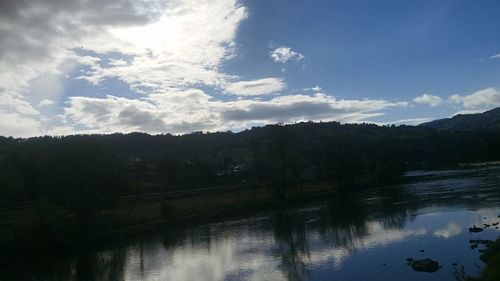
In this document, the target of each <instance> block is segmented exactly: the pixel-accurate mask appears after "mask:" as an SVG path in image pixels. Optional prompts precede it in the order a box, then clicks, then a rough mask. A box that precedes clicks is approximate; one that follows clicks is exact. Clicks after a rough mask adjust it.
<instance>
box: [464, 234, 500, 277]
mask: <svg viewBox="0 0 500 281" xmlns="http://www.w3.org/2000/svg"><path fill="white" fill-rule="evenodd" d="M481 260H482V261H484V262H485V263H486V266H485V267H484V269H483V272H482V273H481V276H480V277H479V278H469V279H468V281H496V280H500V238H499V239H497V240H496V241H495V242H494V243H492V244H490V245H489V246H488V249H487V251H486V252H485V253H484V254H482V255H481Z"/></svg>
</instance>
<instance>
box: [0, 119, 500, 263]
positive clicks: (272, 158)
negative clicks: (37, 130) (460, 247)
mask: <svg viewBox="0 0 500 281" xmlns="http://www.w3.org/2000/svg"><path fill="white" fill-rule="evenodd" d="M498 147H500V132H498V131H497V130H486V129H478V130H466V131H452V130H437V129H434V128H431V127H426V126H404V125H403V126H394V125H391V126H378V125H374V124H340V123H337V122H325V123H313V122H303V123H297V124H291V125H284V124H275V125H268V126H265V127H255V128H251V129H247V130H245V131H242V132H238V133H233V132H216V133H203V132H196V133H191V134H186V135H180V136H176V135H170V134H164V135H149V134H145V133H130V134H109V135H74V136H63V137H61V136H44V137H33V138H27V139H20V138H6V137H1V138H0V222H1V223H2V227H1V230H0V249H1V250H2V251H3V253H4V254H5V253H7V254H5V255H4V256H3V258H6V257H9V256H11V255H12V253H23V254H25V253H30V252H31V250H32V249H36V250H37V251H38V252H42V253H45V254H46V250H50V251H52V250H57V251H59V250H63V251H64V252H70V251H71V250H70V249H72V248H74V247H78V245H75V244H81V243H83V244H85V243H87V242H89V241H90V242H92V241H95V240H101V241H108V240H106V239H109V238H111V239H114V238H116V237H124V236H128V234H129V233H141V232H144V231H145V230H149V229H151V228H152V227H156V226H157V225H158V224H161V225H167V226H168V225H173V224H174V223H179V222H185V221H188V220H189V219H192V218H195V217H203V216H208V215H210V214H213V215H223V214H227V213H228V212H229V213H231V212H234V213H236V212H237V211H241V210H242V209H245V208H247V209H248V208H251V209H254V210H255V209H262V208H264V207H266V206H275V205H276V203H278V204H282V203H285V204H286V203H287V202H288V203H289V202H290V201H300V200H306V199H307V198H310V197H313V196H316V197H318V196H320V197H321V196H323V197H324V196H325V195H326V196H330V195H329V194H331V192H336V193H338V192H342V193H351V194H352V193H355V192H356V191H357V190H360V189H366V188H376V187H377V186H381V185H390V184H394V183H397V182H400V181H401V180H403V175H404V174H405V172H406V171H408V170H420V169H434V168H443V167H451V166H457V165H460V164H463V163H473V162H485V161H495V160H499V159H500V150H499V149H498ZM204 190H207V191H210V192H209V193H204ZM183 192H184V193H185V192H191V193H189V194H190V195H189V198H187V199H182V198H181V199H175V198H176V196H178V195H177V194H184V193H183ZM162 194H163V195H162ZM153 195H154V196H157V197H154V198H159V199H153V200H150V199H148V200H146V199H145V198H153V197H148V196H153ZM158 196H159V197H158ZM169 198H170V199H169ZM183 200H184V201H183ZM196 200H198V201H196ZM280 202H281V203H280ZM30 233H37V234H38V235H37V236H36V239H34V238H33V236H32V235H30ZM92 237H93V238H96V237H99V239H93V238H92ZM40 249H42V250H40ZM43 249H44V250H43ZM9 253H10V254H9ZM1 260H2V257H1V256H0V261H1Z"/></svg>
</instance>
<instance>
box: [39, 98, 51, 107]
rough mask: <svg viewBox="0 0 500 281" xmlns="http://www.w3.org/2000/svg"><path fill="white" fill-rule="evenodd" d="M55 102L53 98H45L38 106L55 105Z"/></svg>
mask: <svg viewBox="0 0 500 281" xmlns="http://www.w3.org/2000/svg"><path fill="white" fill-rule="evenodd" d="M54 103H55V102H54V101H53V100H49V99H43V100H41V101H40V103H39V104H38V107H47V106H51V105H53V104H54Z"/></svg>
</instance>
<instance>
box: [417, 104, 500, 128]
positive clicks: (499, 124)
mask: <svg viewBox="0 0 500 281" xmlns="http://www.w3.org/2000/svg"><path fill="white" fill-rule="evenodd" d="M419 126H420V127H430V128H434V129H437V130H453V131H469V130H498V129H500V107H497V108H494V109H492V110H489V111H486V112H483V113H477V114H458V115H455V116H453V117H451V118H445V119H439V120H434V121H430V122H427V123H423V124H420V125H419Z"/></svg>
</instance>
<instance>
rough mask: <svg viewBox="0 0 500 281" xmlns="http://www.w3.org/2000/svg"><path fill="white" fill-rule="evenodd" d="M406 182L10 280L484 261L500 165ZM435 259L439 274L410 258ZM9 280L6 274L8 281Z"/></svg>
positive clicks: (303, 273)
mask: <svg viewBox="0 0 500 281" xmlns="http://www.w3.org/2000/svg"><path fill="white" fill-rule="evenodd" d="M407 177H408V179H409V181H408V183H406V184H404V185H399V186H389V187H385V188H381V189H376V190H375V189H373V190H367V191H364V192H363V193H361V194H357V195H345V196H343V197H342V198H341V199H340V198H337V199H335V198H331V199H325V200H324V201H321V202H315V203H310V204H308V205H305V206H301V207H296V208H292V209H280V210H274V211H270V212H266V213H261V214H255V215H253V216H247V217H243V218H239V219H232V220H226V221H221V222H217V223H207V224H204V225H200V226H197V227H189V228H185V229H182V230H171V231H165V232H164V233H158V234H155V235H149V236H147V237H143V238H140V239H138V240H137V241H135V242H133V243H130V244H129V245H127V246H121V247H117V248H112V249H106V250H103V251H99V252H96V253H88V254H84V255H81V256H79V257H74V258H71V259H69V260H60V261H54V262H53V264H52V266H51V269H50V270H44V271H37V270H35V269H33V270H31V269H29V270H26V271H24V272H18V271H17V272H4V273H0V279H1V280H3V279H6V280H11V279H12V280H16V279H18V280H82V281H83V280H85V281H90V280H96V281H100V280H150V281H153V280H155V281H156V280H345V281H347V280H353V281H354V280H356V281H362V280H370V281H377V280H407V281H413V280H415V281H417V280H419V281H424V280H440V281H447V280H450V281H451V280H456V277H455V276H456V274H458V273H460V272H462V270H463V271H465V272H466V273H467V274H470V275H476V274H478V272H479V269H480V268H481V266H483V264H482V263H481V262H480V260H479V255H480V253H479V250H480V249H483V248H484V246H481V245H479V247H478V248H474V249H471V244H470V243H469V240H471V239H496V238H497V237H498V236H499V235H500V231H499V230H498V229H495V227H489V228H487V229H485V230H484V231H483V232H481V233H476V234H474V233H470V232H469V231H468V228H469V227H470V226H472V225H476V226H482V225H483V224H485V223H487V224H490V225H491V224H493V223H496V222H499V221H500V218H499V217H498V216H499V215H500V166H491V167H476V168H474V169H462V170H448V171H414V172H410V173H408V175H407ZM407 258H414V259H421V258H432V259H434V260H437V261H438V262H439V263H440V265H441V268H440V270H438V271H437V272H435V273H423V272H415V271H413V270H412V268H411V267H410V266H408V265H407V262H406V259H407ZM2 275H5V277H4V278H2Z"/></svg>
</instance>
